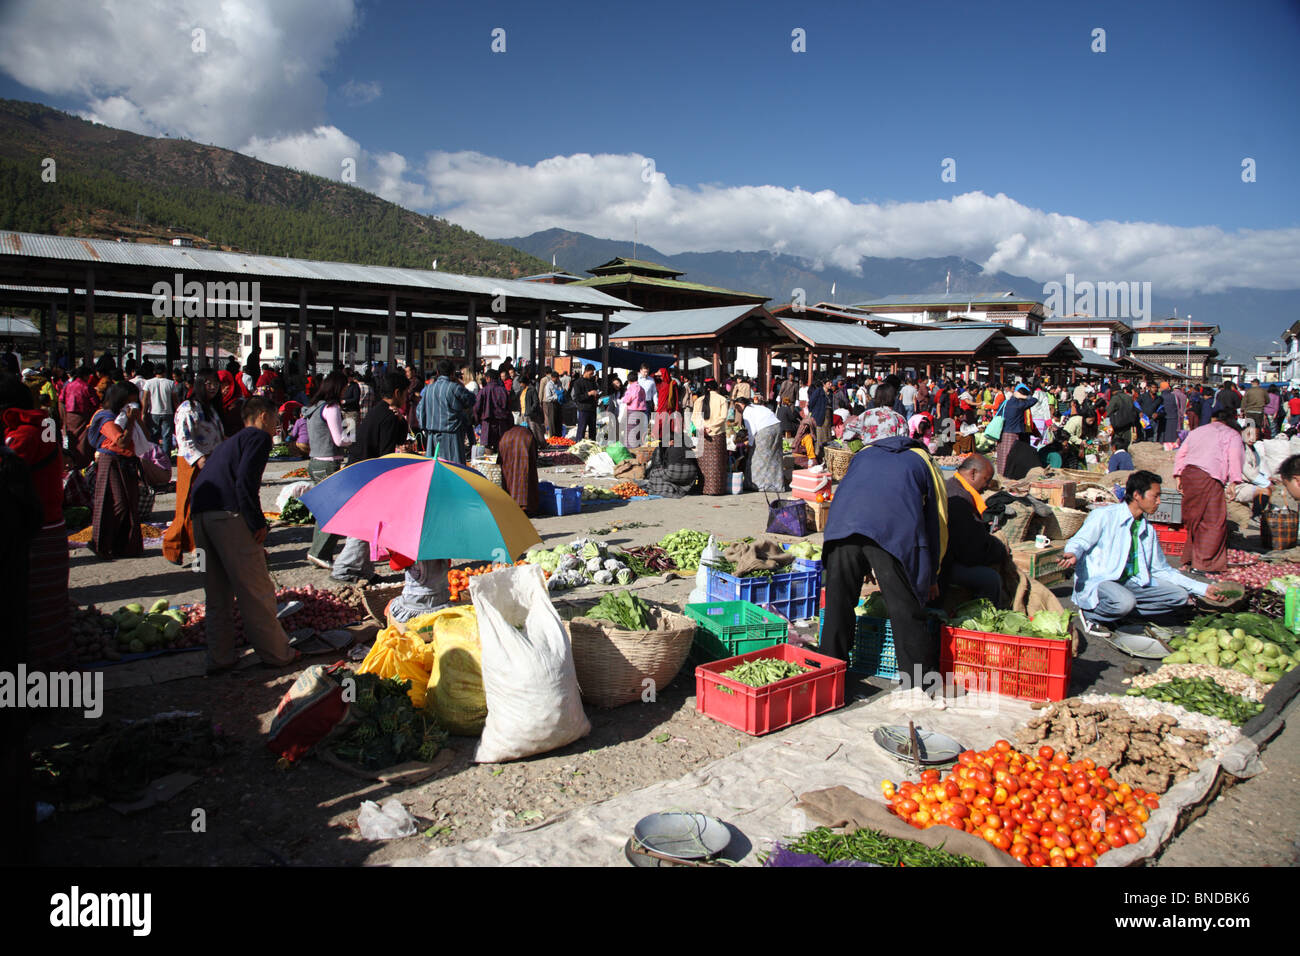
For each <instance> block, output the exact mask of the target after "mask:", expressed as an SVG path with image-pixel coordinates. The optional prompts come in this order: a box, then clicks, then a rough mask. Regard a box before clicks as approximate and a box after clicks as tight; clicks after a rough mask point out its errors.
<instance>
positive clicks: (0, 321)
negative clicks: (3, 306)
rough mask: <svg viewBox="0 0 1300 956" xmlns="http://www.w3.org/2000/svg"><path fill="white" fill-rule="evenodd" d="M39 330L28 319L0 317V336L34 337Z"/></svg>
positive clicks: (37, 334) (38, 333)
mask: <svg viewBox="0 0 1300 956" xmlns="http://www.w3.org/2000/svg"><path fill="white" fill-rule="evenodd" d="M40 334H41V330H40V329H39V328H37V327H36V326H35V325H34V324H33V323H32V322H31V320H30V319H20V318H19V317H18V316H16V315H0V335H35V336H39V335H40Z"/></svg>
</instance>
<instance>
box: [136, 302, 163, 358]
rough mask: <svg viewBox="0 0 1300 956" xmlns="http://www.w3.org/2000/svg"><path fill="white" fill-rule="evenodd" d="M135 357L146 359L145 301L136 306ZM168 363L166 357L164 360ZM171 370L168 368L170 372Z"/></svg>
mask: <svg viewBox="0 0 1300 956" xmlns="http://www.w3.org/2000/svg"><path fill="white" fill-rule="evenodd" d="M135 357H136V359H137V360H143V359H144V303H143V302H141V303H140V304H138V305H137V306H136V307H135ZM163 364H164V365H165V364H166V359H164V360H163ZM170 371H171V370H170V369H168V372H170Z"/></svg>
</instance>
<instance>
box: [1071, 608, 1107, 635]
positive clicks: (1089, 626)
mask: <svg viewBox="0 0 1300 956" xmlns="http://www.w3.org/2000/svg"><path fill="white" fill-rule="evenodd" d="M1075 616H1076V617H1077V618H1078V619H1079V630H1081V631H1082V632H1083V634H1084V636H1085V637H1091V638H1095V639H1098V640H1106V639H1107V638H1109V637H1110V631H1109V630H1108V629H1107V628H1104V627H1102V626H1101V625H1100V624H1098V623H1096V622H1095V621H1090V620H1088V619H1087V618H1086V617H1085V616H1084V615H1083V612H1082V611H1080V612H1079V613H1078V614H1076V615H1075Z"/></svg>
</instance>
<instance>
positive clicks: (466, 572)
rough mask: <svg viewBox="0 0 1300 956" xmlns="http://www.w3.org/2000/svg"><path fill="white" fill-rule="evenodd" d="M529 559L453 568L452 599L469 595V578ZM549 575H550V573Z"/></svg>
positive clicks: (449, 579) (450, 577)
mask: <svg viewBox="0 0 1300 956" xmlns="http://www.w3.org/2000/svg"><path fill="white" fill-rule="evenodd" d="M527 563H528V562H527V561H516V562H515V563H514V564H512V565H511V564H484V565H481V566H479V567H477V568H452V569H451V570H450V571H448V572H447V584H448V585H449V586H450V587H451V599H452V600H453V601H459V600H460V599H461V596H462V595H465V596H468V595H469V579H470V578H476V577H478V576H479V575H480V574H491V573H492V572H493V571H500V570H502V569H504V568H510V567H519V566H520V565H522V564H527ZM547 577H550V575H549V574H548V575H547Z"/></svg>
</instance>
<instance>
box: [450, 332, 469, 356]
mask: <svg viewBox="0 0 1300 956" xmlns="http://www.w3.org/2000/svg"><path fill="white" fill-rule="evenodd" d="M447 348H449V349H452V350H454V351H456V352H463V351H465V336H464V335H463V334H462V335H449V336H447Z"/></svg>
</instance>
